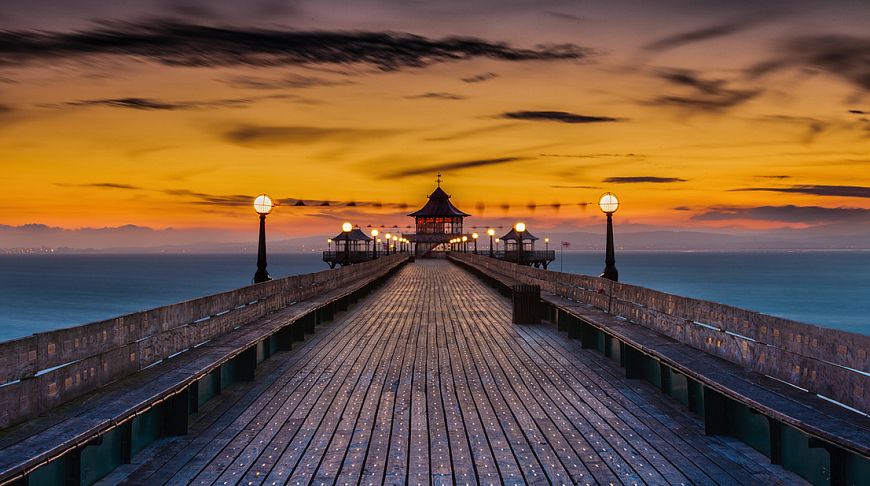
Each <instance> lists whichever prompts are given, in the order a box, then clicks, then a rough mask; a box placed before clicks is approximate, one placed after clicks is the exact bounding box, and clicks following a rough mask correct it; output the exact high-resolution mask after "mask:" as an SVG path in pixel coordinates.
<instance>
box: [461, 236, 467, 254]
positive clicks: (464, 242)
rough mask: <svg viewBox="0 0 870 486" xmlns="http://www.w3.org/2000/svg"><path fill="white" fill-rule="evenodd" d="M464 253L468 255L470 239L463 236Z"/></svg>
mask: <svg viewBox="0 0 870 486" xmlns="http://www.w3.org/2000/svg"><path fill="white" fill-rule="evenodd" d="M462 253H468V237H467V236H465V235H463V236H462Z"/></svg>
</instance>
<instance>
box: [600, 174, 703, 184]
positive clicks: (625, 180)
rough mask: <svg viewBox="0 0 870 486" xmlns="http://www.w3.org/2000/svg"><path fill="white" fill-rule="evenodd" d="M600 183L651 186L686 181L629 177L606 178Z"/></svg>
mask: <svg viewBox="0 0 870 486" xmlns="http://www.w3.org/2000/svg"><path fill="white" fill-rule="evenodd" d="M601 182H608V183H611V184H639V183H652V184H670V183H673V182H686V179H680V178H679V177H655V176H630V177H608V178H606V179H604V180H602V181H601Z"/></svg>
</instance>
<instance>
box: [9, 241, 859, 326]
mask: <svg viewBox="0 0 870 486" xmlns="http://www.w3.org/2000/svg"><path fill="white" fill-rule="evenodd" d="M255 261H256V256H254V255H240V254H232V255H167V254H153V255H151V254H149V255H69V254H68V255H56V254H55V255H0V340H7V339H12V338H15V337H21V336H26V335H28V334H32V333H34V332H38V331H45V330H49V329H55V328H59V327H67V326H71V325H76V324H82V323H86V322H92V321H97V320H101V319H105V318H108V317H112V316H117V315H121V314H126V313H130V312H134V311H138V310H143V309H148V308H151V307H157V306H161V305H165V304H170V303H173V302H178V301H182V300H187V299H190V298H193V297H199V296H203V295H208V294H212V293H215V292H220V291H224V290H229V289H233V288H236V287H241V286H244V285H247V284H248V283H250V279H251V276H252V275H253V272H254V270H255ZM561 263H562V265H563V267H564V271H566V272H573V273H586V274H592V275H597V274H598V273H600V272H601V269H602V268H603V255H602V254H601V252H579V251H578V252H574V251H572V252H566V253H565V259H564V262H561ZM616 265H617V268H618V269H619V276H620V281H622V282H626V283H631V284H636V285H642V286H645V287H651V288H654V289H658V290H662V291H665V292H670V293H674V294H679V295H686V296H691V297H697V298H702V299H707V300H712V301H716V302H722V303H726V304H731V305H735V306H738V307H744V308H748V309H753V310H757V311H760V312H765V313H768V314H774V315H778V316H783V317H787V318H790V319H795V320H799V321H803V322H809V323H813V324H819V325H822V326H829V327H834V328H838V329H844V330H847V331H852V332H857V333H863V334H870V252H860V251H841V252H827V251H825V252H821V251H819V252H764V253H758V252H728V253H708V252H628V251H623V252H619V253H618V254H617V261H616ZM328 268H329V267H327V266H326V264H324V263H323V262H321V261H320V255H319V253H307V254H273V255H270V256H269V272H270V273H271V274H272V276H273V277H281V276H285V275H292V274H298V273H309V272H316V271H320V270H326V269H328ZM550 268H551V269H553V270H559V268H560V261H558V260H557V261H556V262H554V263H553V264H552V266H551V267H550Z"/></svg>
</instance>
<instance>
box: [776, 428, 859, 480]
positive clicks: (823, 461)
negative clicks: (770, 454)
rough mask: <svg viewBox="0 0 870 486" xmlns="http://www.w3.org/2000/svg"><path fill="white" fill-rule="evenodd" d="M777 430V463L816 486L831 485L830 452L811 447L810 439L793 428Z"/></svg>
mask: <svg viewBox="0 0 870 486" xmlns="http://www.w3.org/2000/svg"><path fill="white" fill-rule="evenodd" d="M775 429H777V430H776V431H774V433H776V434H778V435H779V437H778V440H779V444H780V446H779V447H780V450H779V458H778V460H777V461H775V462H777V463H779V464H781V465H782V466H783V467H784V468H786V469H788V470H790V471H794V472H796V473H797V474H799V475H800V476H801V477H803V478H804V479H806V480H807V481H809V482H811V483H813V484H815V485H820V486H822V485H824V486H827V485H828V484H830V483H831V469H830V462H831V457H830V454H829V453H828V451H826V450H825V449H824V448H820V447H810V446H809V445H810V444H809V442H810V441H809V439H810V438H809V437H808V436H807V435H806V434H804V433H803V432H801V431H799V430H797V429H795V428H793V427H789V426H788V425H785V424H779V425H778V426H777V427H775ZM867 477H868V478H870V476H867Z"/></svg>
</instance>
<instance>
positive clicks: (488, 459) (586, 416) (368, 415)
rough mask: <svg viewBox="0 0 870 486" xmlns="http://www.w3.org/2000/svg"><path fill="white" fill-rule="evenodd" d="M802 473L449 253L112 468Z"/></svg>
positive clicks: (637, 478)
mask: <svg viewBox="0 0 870 486" xmlns="http://www.w3.org/2000/svg"><path fill="white" fill-rule="evenodd" d="M118 481H126V482H127V483H128V484H164V483H170V484H184V483H193V484H215V483H216V484H285V483H288V484H340V485H341V484H357V483H362V484H383V483H386V484H406V483H407V484H429V483H435V484H454V483H458V484H476V483H483V484H499V483H504V484H522V483H528V484H572V483H576V484H596V483H599V484H645V483H647V484H674V485H676V484H802V483H803V482H804V480H803V479H801V478H800V477H799V476H797V475H795V474H793V473H791V472H788V471H785V470H784V469H782V468H781V467H779V466H776V465H771V464H770V461H769V459H768V458H767V457H765V456H764V455H762V454H761V453H759V452H757V451H755V450H754V449H752V448H750V447H749V446H747V445H746V444H745V443H743V442H740V441H738V440H736V439H734V438H731V437H727V436H718V435H717V436H708V435H705V433H704V422H703V419H702V418H700V417H698V416H697V415H693V414H691V413H689V412H688V411H687V410H686V409H685V408H684V407H682V406H681V404H679V403H678V402H677V401H676V400H674V399H672V398H670V397H668V396H667V395H664V394H662V393H661V392H660V391H659V390H657V389H656V388H655V387H653V386H652V385H650V384H648V383H645V382H642V381H640V380H633V379H626V378H625V375H624V372H623V371H622V370H621V369H620V368H619V366H618V364H615V363H614V362H613V361H612V360H609V359H607V358H605V357H604V356H603V355H601V354H599V353H596V352H593V351H592V350H589V349H581V345H580V342H579V341H577V340H571V339H569V338H568V335H567V333H564V332H558V331H557V330H556V327H555V326H554V325H552V324H540V325H514V324H511V315H510V302H509V300H507V299H506V298H504V297H502V296H501V295H499V294H498V293H497V292H496V291H495V290H494V289H492V288H490V287H488V286H486V285H483V284H482V283H481V281H480V280H479V279H478V278H477V277H476V276H474V275H472V274H471V273H469V272H467V271H465V270H463V269H462V268H461V267H459V266H457V265H454V264H451V263H450V262H448V261H444V260H425V261H417V262H416V263H413V264H409V265H406V266H404V267H403V268H402V269H401V270H400V271H399V272H398V273H397V274H396V275H395V276H393V277H392V278H391V279H390V280H388V281H387V283H386V284H385V285H384V286H382V287H380V288H378V289H376V290H374V291H373V292H372V293H371V294H370V295H369V296H367V297H366V298H364V299H363V300H361V301H360V302H358V303H357V304H356V305H354V306H351V307H350V308H349V309H348V311H347V312H345V313H343V314H340V315H339V316H337V318H336V319H335V320H333V321H331V322H328V323H325V324H322V325H321V326H318V329H317V332H316V333H315V334H313V335H311V336H310V337H309V338H308V339H307V340H306V341H305V342H304V343H302V344H301V345H300V346H298V347H297V346H294V347H293V349H292V350H290V351H286V352H281V353H278V354H276V355H275V356H273V358H272V359H269V360H266V361H264V362H263V363H262V364H260V365H258V366H257V370H256V379H255V380H253V381H249V382H243V383H240V384H236V385H233V386H232V387H229V388H228V389H226V390H225V391H224V392H223V393H222V394H221V395H220V396H219V397H217V398H215V399H213V400H210V401H209V402H208V403H207V404H205V405H204V406H202V407H201V408H200V410H199V412H197V413H196V414H194V415H193V416H191V422H190V425H189V427H188V430H187V435H181V436H175V437H169V438H164V439H160V440H158V441H156V442H154V443H152V444H151V445H150V446H149V447H148V448H146V449H145V450H143V451H142V452H141V453H140V454H138V455H137V456H136V457H134V458H133V459H132V463H131V464H126V465H123V466H121V467H119V468H118V469H116V470H115V471H114V472H113V473H111V474H110V475H109V476H107V477H105V478H104V479H103V482H105V483H115V482H118Z"/></svg>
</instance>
